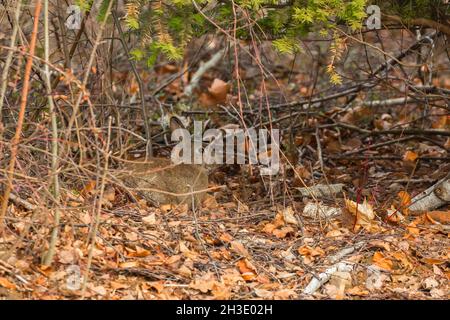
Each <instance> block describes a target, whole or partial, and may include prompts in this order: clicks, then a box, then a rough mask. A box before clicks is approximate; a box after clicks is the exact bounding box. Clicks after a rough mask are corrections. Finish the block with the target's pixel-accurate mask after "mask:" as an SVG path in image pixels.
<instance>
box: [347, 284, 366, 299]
mask: <svg viewBox="0 0 450 320" xmlns="http://www.w3.org/2000/svg"><path fill="white" fill-rule="evenodd" d="M346 293H347V294H348V295H351V296H360V297H363V296H367V295H368V294H369V291H368V290H366V289H364V288H362V287H360V286H356V287H353V288H350V289H348V290H347V291H346Z"/></svg>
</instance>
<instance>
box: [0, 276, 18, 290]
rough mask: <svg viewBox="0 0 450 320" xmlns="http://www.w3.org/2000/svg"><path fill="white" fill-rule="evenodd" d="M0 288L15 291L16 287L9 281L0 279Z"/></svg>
mask: <svg viewBox="0 0 450 320" xmlns="http://www.w3.org/2000/svg"><path fill="white" fill-rule="evenodd" d="M0 286H1V287H4V288H6V289H12V290H15V289H16V285H15V284H14V283H12V282H11V281H9V280H8V279H6V278H3V277H0Z"/></svg>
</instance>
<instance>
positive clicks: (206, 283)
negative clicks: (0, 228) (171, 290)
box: [189, 272, 216, 293]
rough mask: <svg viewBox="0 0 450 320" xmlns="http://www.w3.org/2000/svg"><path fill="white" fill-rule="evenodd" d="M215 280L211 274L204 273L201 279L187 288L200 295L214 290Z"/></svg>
mask: <svg viewBox="0 0 450 320" xmlns="http://www.w3.org/2000/svg"><path fill="white" fill-rule="evenodd" d="M215 284H216V280H215V278H214V274H212V273H211V272H208V273H206V274H205V275H203V276H202V277H201V278H197V279H195V280H194V281H192V282H191V283H190V284H189V287H190V288H192V289H195V290H198V291H200V292H202V293H207V292H208V291H211V290H212V289H213V288H214V285H215Z"/></svg>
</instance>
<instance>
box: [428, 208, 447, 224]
mask: <svg viewBox="0 0 450 320" xmlns="http://www.w3.org/2000/svg"><path fill="white" fill-rule="evenodd" d="M426 216H427V218H428V219H429V220H431V221H432V222H433V223H436V222H439V223H442V224H450V210H448V211H430V212H427V213H426Z"/></svg>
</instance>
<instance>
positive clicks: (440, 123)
mask: <svg viewBox="0 0 450 320" xmlns="http://www.w3.org/2000/svg"><path fill="white" fill-rule="evenodd" d="M432 118H433V119H434V120H433V122H432V123H431V127H432V128H433V129H445V127H446V126H447V123H448V122H449V118H448V116H447V115H441V116H434V117H432Z"/></svg>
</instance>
